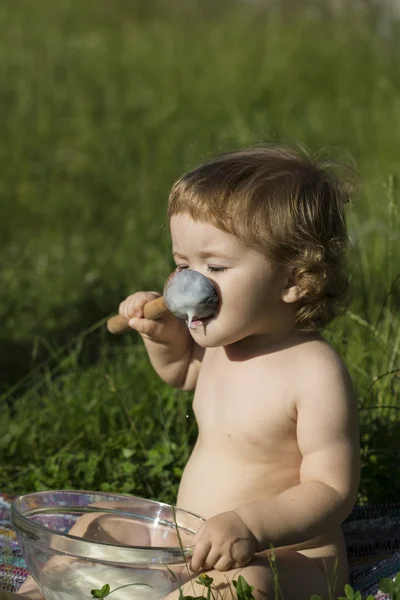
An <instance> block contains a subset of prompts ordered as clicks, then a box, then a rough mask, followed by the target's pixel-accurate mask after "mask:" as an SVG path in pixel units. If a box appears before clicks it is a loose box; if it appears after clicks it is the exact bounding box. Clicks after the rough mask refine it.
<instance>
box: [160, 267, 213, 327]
mask: <svg viewBox="0 0 400 600" xmlns="http://www.w3.org/2000/svg"><path fill="white" fill-rule="evenodd" d="M164 301H165V304H166V306H167V308H168V309H169V310H170V311H171V312H172V313H174V315H176V316H177V317H179V318H180V319H185V320H187V323H188V327H189V328H190V327H191V326H192V321H193V319H194V317H196V319H198V320H199V321H202V320H203V319H207V318H209V317H213V316H214V315H215V314H216V313H217V310H218V305H219V297H218V293H217V290H216V289H215V287H214V285H213V284H212V282H211V281H210V280H209V279H208V277H205V275H202V274H201V273H199V271H194V270H193V269H178V270H177V271H175V272H174V273H173V274H172V276H171V277H170V278H169V279H168V281H167V283H166V285H165V288H164Z"/></svg>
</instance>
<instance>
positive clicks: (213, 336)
mask: <svg viewBox="0 0 400 600" xmlns="http://www.w3.org/2000/svg"><path fill="white" fill-rule="evenodd" d="M189 333H190V335H191V336H192V338H193V339H194V341H195V342H196V343H197V344H198V345H199V346H201V347H202V348H221V347H223V346H229V345H230V344H234V343H235V342H237V341H238V340H239V339H240V336H237V337H234V336H232V335H230V336H227V335H224V334H223V333H222V332H218V330H215V329H214V328H213V327H210V328H209V327H208V326H207V325H206V326H205V327H202V326H200V327H196V328H195V329H189Z"/></svg>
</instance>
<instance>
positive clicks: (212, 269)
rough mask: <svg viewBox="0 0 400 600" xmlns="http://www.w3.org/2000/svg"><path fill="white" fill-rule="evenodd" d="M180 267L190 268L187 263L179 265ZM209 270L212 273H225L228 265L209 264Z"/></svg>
mask: <svg viewBox="0 0 400 600" xmlns="http://www.w3.org/2000/svg"><path fill="white" fill-rule="evenodd" d="M177 268H178V269H188V268H189V267H187V266H186V265H177ZM207 270H208V271H209V272H210V273H224V271H227V270H228V268H227V267H210V266H207Z"/></svg>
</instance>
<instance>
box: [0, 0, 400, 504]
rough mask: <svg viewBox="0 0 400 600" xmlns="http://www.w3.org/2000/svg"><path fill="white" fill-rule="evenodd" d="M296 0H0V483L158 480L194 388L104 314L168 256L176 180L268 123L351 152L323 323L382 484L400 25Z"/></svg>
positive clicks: (390, 486) (392, 393)
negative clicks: (345, 253) (292, 3)
mask: <svg viewBox="0 0 400 600" xmlns="http://www.w3.org/2000/svg"><path fill="white" fill-rule="evenodd" d="M325 4H326V3H325ZM321 6H324V3H323V4H322V5H321ZM302 7H303V8H302V10H301V11H298V12H295V11H294V10H293V9H292V10H286V9H279V8H275V9H274V10H272V9H266V7H265V4H264V3H261V2H248V3H245V2H242V3H241V2H234V1H229V2H228V1H226V2H225V1H221V2H218V3H216V2H212V1H211V0H210V1H207V0H204V1H199V2H195V1H184V0H175V1H174V2H161V0H159V1H156V0H153V1H152V2H144V1H140V0H129V1H128V0H113V2H109V1H108V0H85V1H84V2H81V1H80V0H54V1H53V2H39V1H38V0H18V2H15V0H3V1H2V3H1V6H0V124H1V135H0V251H1V254H0V256H1V268H0V393H1V397H0V490H3V491H6V492H9V493H24V492H29V491H35V490H40V489H45V488H47V489H49V488H52V489H55V488H72V487H73V488H78V489H79V488H80V489H99V490H113V491H122V492H129V493H133V494H136V495H139V496H145V497H148V498H157V499H159V500H164V501H167V502H169V501H171V502H172V501H173V500H174V498H175V493H176V489H177V484H178V481H179V476H180V474H181V472H182V468H183V465H184V464H185V461H186V460H187V457H188V455H189V452H190V448H191V446H192V444H193V442H194V440H195V436H196V427H195V423H194V418H193V413H192V411H191V407H190V402H191V394H188V393H183V392H178V391H175V390H172V389H170V388H169V387H168V386H166V385H164V384H163V383H162V382H161V381H159V380H158V379H157V376H156V375H155V374H154V373H153V371H152V369H151V367H150V365H149V363H148V360H147V358H146V355H145V353H144V351H143V347H142V345H141V344H140V342H139V340H138V336H136V334H134V333H130V334H128V335H126V336H125V337H121V338H113V337H112V336H111V335H109V334H108V333H107V332H106V330H105V318H106V317H107V315H109V314H110V313H112V312H114V311H116V310H117V307H118V304H119V302H120V301H121V300H122V299H123V298H124V297H125V296H126V295H127V294H129V293H132V292H134V291H136V290H140V289H162V286H163V283H164V281H165V279H166V278H167V276H168V274H169V272H170V271H171V270H172V268H173V264H172V261H171V258H170V255H169V253H170V245H169V238H168V233H167V230H166V229H165V228H164V226H165V220H166V199H167V195H168V191H169V188H170V186H171V185H172V183H173V182H174V180H175V179H176V178H177V177H178V176H179V175H181V174H182V173H183V172H184V171H185V170H187V169H189V168H191V167H193V166H194V165H196V164H197V163H199V162H200V161H202V160H204V159H206V158H207V157H209V156H210V155H212V154H215V153H218V152H220V151H224V150H228V149H231V148H237V147H240V146H243V145H249V144H253V143H259V142H263V141H268V140H271V139H272V140H279V141H283V142H289V143H292V142H296V141H300V142H303V143H305V144H306V145H307V146H308V147H309V148H310V149H311V150H319V149H321V148H325V149H328V151H329V152H331V153H332V154H333V155H337V154H338V153H341V154H342V155H343V154H344V155H345V156H348V157H351V158H353V159H354V160H355V161H356V163H357V165H358V169H359V174H360V179H361V182H362V187H361V190H360V193H359V194H358V195H357V197H356V198H355V199H354V202H353V204H352V205H351V206H350V207H349V213H348V218H349V227H350V232H351V238H352V249H351V254H350V261H349V262H350V270H351V277H352V286H353V302H352V306H351V310H350V311H349V312H348V313H347V315H346V316H344V317H342V318H340V319H339V320H337V321H336V322H335V323H333V324H332V325H331V326H330V327H329V329H328V330H327V332H326V334H327V337H328V339H329V340H330V341H331V342H332V344H333V345H334V346H335V347H336V348H337V349H338V351H339V352H340V353H341V355H342V356H343V358H344V360H345V361H346V364H347V366H348V368H349V370H350V372H351V374H352V376H353V379H354V383H355V386H356V390H357V395H358V400H359V406H360V417H361V425H362V426H361V437H362V452H363V467H362V483H361V488H360V498H359V500H360V502H383V501H394V500H399V499H400V482H399V481H398V478H397V480H396V477H395V476H394V474H395V473H396V472H397V470H398V461H399V458H400V456H399V447H398V443H397V439H398V436H399V433H400V430H399V418H398V416H399V409H400V402H399V378H398V376H399V370H398V369H399V354H400V353H399V345H400V329H399V301H400V285H399V276H400V267H399V264H400V263H399V257H400V250H399V243H398V239H399V226H400V219H399V216H398V207H399V192H398V184H397V182H398V177H399V171H400V166H399V132H400V70H399V68H398V65H399V54H400V36H399V35H398V30H397V27H396V26H393V28H389V29H385V30H382V28H381V27H380V26H379V23H380V21H379V18H377V15H373V14H366V15H362V14H359V13H355V12H353V13H352V12H349V11H347V12H344V13H341V14H338V15H336V16H335V15H329V14H328V12H329V11H327V10H325V9H324V10H322V8H320V9H319V8H318V7H316V6H314V7H312V6H311V4H310V7H309V8H307V7H308V4H307V3H302ZM310 376H312V373H311V374H310ZM205 476H207V475H206V474H205Z"/></svg>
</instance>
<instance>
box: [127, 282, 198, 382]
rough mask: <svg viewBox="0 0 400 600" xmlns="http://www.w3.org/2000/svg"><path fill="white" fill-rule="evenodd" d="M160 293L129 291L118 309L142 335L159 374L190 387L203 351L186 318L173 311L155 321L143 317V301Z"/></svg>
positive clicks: (169, 380) (151, 360)
mask: <svg viewBox="0 0 400 600" xmlns="http://www.w3.org/2000/svg"><path fill="white" fill-rule="evenodd" d="M159 296H160V294H159V293H158V292H137V293H136V294H132V295H131V296H128V298H126V300H124V302H122V303H121V304H120V307H119V313H120V315H121V316H123V317H124V318H125V319H126V320H128V321H129V325H130V327H132V329H135V331H137V332H138V333H139V334H140V336H141V337H142V340H143V342H144V345H145V346H146V350H147V353H148V355H149V359H150V362H151V364H152V366H153V368H154V370H155V371H156V373H157V374H158V375H159V377H160V378H161V379H162V380H163V381H165V382H166V383H168V384H169V385H171V386H173V387H176V388H179V389H182V390H192V389H194V387H195V385H196V380H197V375H198V372H199V369H200V364H201V360H202V357H203V354H204V352H202V349H201V348H200V347H199V346H198V345H197V344H195V343H194V341H193V338H192V336H191V335H190V333H189V331H188V328H187V325H186V323H185V321H183V320H182V319H178V318H177V317H175V315H173V314H172V313H167V314H166V315H165V316H163V317H162V318H160V319H157V320H156V321H152V320H150V319H145V318H144V317H143V307H144V305H145V304H146V303H147V302H149V301H151V300H154V299H155V298H158V297H159Z"/></svg>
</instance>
